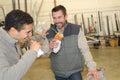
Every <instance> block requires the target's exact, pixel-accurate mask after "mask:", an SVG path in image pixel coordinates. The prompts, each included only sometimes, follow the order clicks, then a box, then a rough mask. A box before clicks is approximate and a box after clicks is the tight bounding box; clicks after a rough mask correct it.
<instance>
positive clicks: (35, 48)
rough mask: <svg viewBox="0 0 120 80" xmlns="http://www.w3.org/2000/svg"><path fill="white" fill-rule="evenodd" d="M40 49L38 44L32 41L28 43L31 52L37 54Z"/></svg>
mask: <svg viewBox="0 0 120 80" xmlns="http://www.w3.org/2000/svg"><path fill="white" fill-rule="evenodd" d="M40 48H41V45H40V43H39V42H36V41H33V40H31V41H30V50H33V51H36V52H37V51H38V50H39V49H40Z"/></svg>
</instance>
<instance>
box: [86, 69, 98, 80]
mask: <svg viewBox="0 0 120 80" xmlns="http://www.w3.org/2000/svg"><path fill="white" fill-rule="evenodd" d="M91 74H92V75H93V76H94V80H99V73H98V72H97V71H96V70H91V71H89V72H88V74H87V77H88V76H89V75H91Z"/></svg>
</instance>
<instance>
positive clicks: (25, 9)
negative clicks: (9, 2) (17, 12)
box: [25, 0, 27, 12]
mask: <svg viewBox="0 0 120 80" xmlns="http://www.w3.org/2000/svg"><path fill="white" fill-rule="evenodd" d="M25 12H27V0H25Z"/></svg>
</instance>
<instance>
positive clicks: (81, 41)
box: [78, 32, 96, 70]
mask: <svg viewBox="0 0 120 80" xmlns="http://www.w3.org/2000/svg"><path fill="white" fill-rule="evenodd" d="M78 47H79V48H80V50H81V52H82V54H83V56H84V59H85V64H86V65H87V67H88V68H89V70H95V69H96V63H95V62H94V61H93V58H92V55H91V52H90V50H89V46H88V44H87V40H86V38H85V36H84V34H83V33H82V32H80V33H79V35H78Z"/></svg>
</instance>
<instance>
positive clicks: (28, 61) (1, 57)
mask: <svg viewBox="0 0 120 80" xmlns="http://www.w3.org/2000/svg"><path fill="white" fill-rule="evenodd" d="M16 42H17V41H16V40H15V39H13V38H12V37H11V36H10V35H9V34H8V33H7V32H6V31H5V30H3V29H2V28H0V80H20V79H22V77H23V76H24V74H25V73H26V72H27V70H28V69H29V68H30V66H31V65H32V63H33V62H34V61H35V59H36V56H37V54H36V52H35V51H30V50H29V51H27V52H26V53H25V54H24V55H23V56H22V57H21V58H20V54H19V53H20V52H17V51H16V48H15V46H14V44H15V43H16ZM18 51H20V50H19V49H18Z"/></svg>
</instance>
